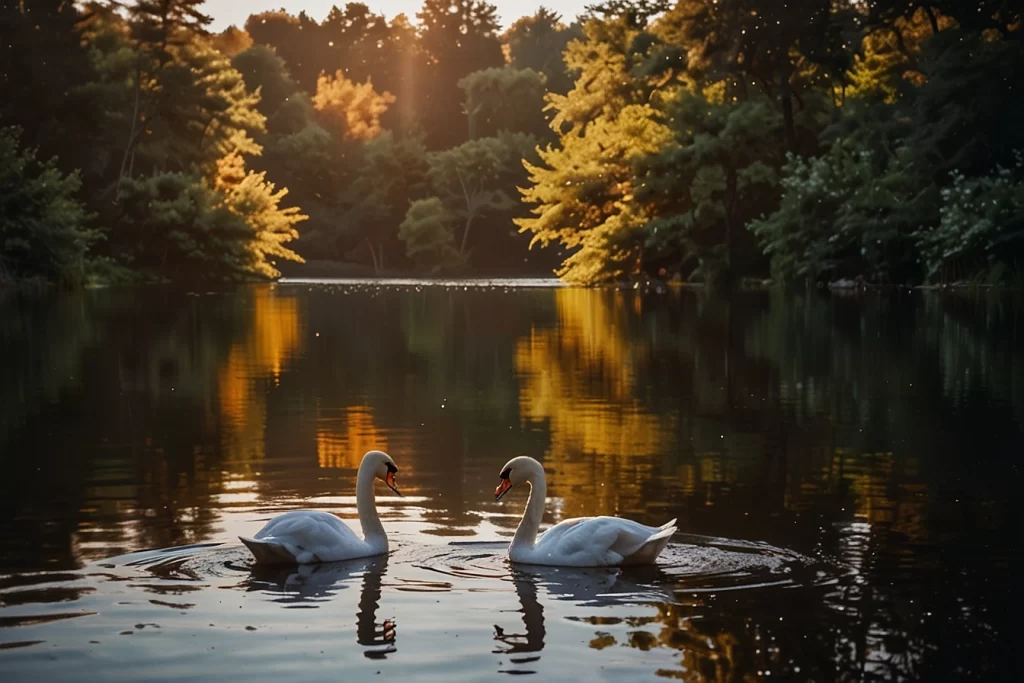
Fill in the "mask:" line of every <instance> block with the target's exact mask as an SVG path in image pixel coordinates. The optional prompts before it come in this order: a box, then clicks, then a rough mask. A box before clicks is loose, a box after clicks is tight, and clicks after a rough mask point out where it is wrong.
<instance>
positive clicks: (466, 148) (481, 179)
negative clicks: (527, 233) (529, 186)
mask: <svg viewBox="0 0 1024 683" xmlns="http://www.w3.org/2000/svg"><path fill="white" fill-rule="evenodd" d="M534 148H536V140H535V139H534V138H532V137H530V136H529V135H526V134H523V133H503V134H502V135H500V136H498V137H491V138H478V139H476V140H470V141H468V142H464V143H462V144H461V145H459V146H458V147H453V148H452V149H449V150H445V151H443V152H434V153H433V154H431V155H430V156H429V157H428V161H429V164H430V170H429V171H428V172H427V179H428V181H429V182H430V187H431V189H432V190H433V192H434V193H435V195H436V196H437V197H438V198H439V199H440V200H441V203H442V205H443V206H444V207H445V209H446V211H447V212H448V215H449V217H450V220H453V221H458V224H459V229H458V244H457V246H456V250H457V253H458V255H459V257H460V259H461V260H463V261H468V259H469V255H470V252H471V251H472V248H473V246H474V245H475V244H476V243H478V242H480V240H479V239H474V232H473V225H474V223H477V222H480V221H481V220H483V219H491V221H492V222H493V221H496V220H499V219H500V218H502V217H504V218H505V220H506V221H507V220H508V218H509V213H510V212H511V211H512V210H514V209H515V208H517V207H518V203H517V202H515V201H514V200H513V199H512V198H511V197H510V196H509V195H510V193H511V192H513V191H514V188H515V187H516V185H517V184H518V183H517V181H521V180H524V179H525V178H523V176H524V175H525V173H524V172H523V166H522V160H523V159H524V158H528V157H529V156H531V150H533V149H534ZM484 241H487V240H486V239H485V240H484Z"/></svg>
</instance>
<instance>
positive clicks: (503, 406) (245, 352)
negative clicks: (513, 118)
mask: <svg viewBox="0 0 1024 683" xmlns="http://www.w3.org/2000/svg"><path fill="white" fill-rule="evenodd" d="M533 284H534V285H542V286H532V287H526V288H518V289H513V288H511V287H509V286H507V284H503V283H491V284H490V285H487V286H480V285H479V284H477V285H474V286H468V285H462V284H458V285H457V284H449V285H447V286H425V285H423V284H422V283H421V284H418V285H417V284H402V283H398V284H391V285H389V286H387V287H382V286H379V285H374V284H367V283H354V282H347V283H334V284H325V283H279V284H277V285H267V286H251V287H243V288H237V289H219V290H217V291H208V292H207V291H202V292H191V293H186V292H174V291H170V290H165V289H157V288H153V289H109V290H95V291H88V292H83V293H78V294H50V295H45V296H44V295H24V294H21V295H15V294H13V293H6V294H0V679H2V680H3V681H4V683H9V682H13V681H29V680H31V681H56V680H83V681H84V680H88V681H93V680H96V681H100V680H102V681H119V680H124V681H138V680H154V681H155V680H161V681H162V680H194V681H210V680H237V681H257V680H258V681H264V680H265V681H281V680H288V681H313V680H346V681H348V680H364V679H374V680H377V679H381V678H383V679H398V678H399V677H402V678H406V679H409V680H437V681H456V680H465V681H476V680H500V679H502V678H503V677H504V676H506V675H515V674H535V678H536V679H538V680H545V681H548V680H609V681H610V680H629V681H633V680H645V679H664V678H669V679H681V680H688V681H704V680H707V681H738V680H743V681H748V680H767V679H775V678H781V679H786V680H815V681H831V680H843V681H859V680H1019V676H1020V673H1021V672H1020V664H1019V656H1018V655H1017V654H1016V648H1015V646H1014V639H1013V638H1012V634H1013V633H1014V627H1013V624H1014V623H1015V622H1016V621H1017V614H1018V609H1019V608H1015V607H1013V605H1014V604H1017V603H1018V601H1019V598H1020V596H1019V593H1020V591H1019V590H1018V585H1019V578H1018V577H1019V575H1020V561H1019V553H1018V548H1019V547H1020V539H1021V535H1020V531H1021V529H1020V519H1021V505H1020V503H1019V502H1018V501H1017V500H1016V498H1015V497H1016V495H1017V493H1018V491H1020V462H1021V458H1022V455H1024V439H1022V432H1024V352H1022V349H1024V333H1022V326H1021V324H1022V322H1024V306H1022V304H1021V302H1020V301H1019V300H1016V299H1013V298H1007V297H991V298H978V297H976V296H969V295H949V294H939V293H931V294H929V293H905V294H900V295H892V296H891V295H884V296H882V295H875V294H871V295H866V296H862V297H855V298H847V297H842V298H839V297H831V298H830V297H829V296H828V295H827V294H824V295H823V294H821V293H811V294H808V295H785V294H782V293H772V294H769V293H757V294H743V295H737V296H735V297H734V298H733V299H732V300H731V301H727V300H722V299H716V298H709V297H707V296H705V295H704V294H701V293H693V292H679V291H668V292H663V293H639V292H634V291H600V290H580V289H571V288H560V287H553V286H543V285H544V283H533ZM371 448H382V449H384V450H387V451H388V452H389V453H391V454H392V456H394V458H395V460H396V461H397V462H398V465H399V467H400V472H399V476H398V483H399V487H400V488H401V489H402V492H403V493H404V494H405V497H403V498H398V497H395V496H393V495H391V494H390V492H388V491H387V490H386V489H384V488H383V487H382V486H378V487H377V495H378V498H377V501H378V507H379V509H380V510H381V512H382V516H383V519H384V524H385V527H386V528H387V529H388V532H389V535H390V538H391V540H392V552H391V554H390V555H389V556H387V557H381V558H373V559H369V560H360V561H354V562H346V563H340V564H336V565H323V566H318V567H305V568H301V569H300V568H284V569H275V570H261V569H258V570H254V569H253V568H252V567H251V566H250V559H251V556H250V555H249V554H248V552H247V551H246V550H245V548H244V547H242V546H241V545H240V544H239V543H238V541H237V540H236V538H235V537H236V536H237V535H238V534H252V533H254V532H255V531H256V530H257V529H258V528H259V527H260V526H261V525H262V524H263V523H264V522H265V521H266V520H267V519H269V518H270V517H272V516H273V515H274V514H276V513H279V512H282V511H285V510H290V509H296V508H305V507H311V508H316V509H321V510H327V511H332V512H335V513H337V514H339V515H341V516H342V517H343V518H345V519H346V520H348V521H349V522H350V523H353V524H355V525H358V522H357V520H356V513H355V499H354V479H355V468H356V467H357V466H358V463H359V459H360V457H361V456H362V454H363V453H364V452H365V451H366V450H369V449H371ZM516 455H531V456H533V457H535V458H537V459H539V460H541V461H542V462H543V463H544V465H545V469H546V470H547V472H548V493H549V499H548V505H547V508H548V513H547V515H546V517H545V522H546V523H553V522H556V521H558V520H560V519H563V518H566V517H570V516H578V515H589V514H619V515H624V516H629V517H632V518H635V519H637V520H639V521H642V522H646V523H649V524H661V523H663V522H665V521H667V520H668V519H670V518H672V517H678V518H679V528H680V534H679V535H678V536H677V537H676V538H675V539H674V540H673V543H672V545H671V546H670V547H669V548H668V550H667V551H666V552H665V553H664V555H663V557H662V560H661V562H660V564H659V565H658V566H657V567H650V568H634V569H628V570H624V571H619V570H579V569H551V568H547V569H545V568H538V567H514V566H510V565H509V564H508V563H507V561H506V559H505V555H504V553H505V546H506V544H507V543H508V541H509V539H510V537H511V534H512V532H513V530H514V529H515V526H516V524H517V523H518V521H519V518H520V516H521V514H522V511H523V504H524V502H525V495H526V494H525V491H516V492H513V493H512V494H510V495H509V496H507V497H506V498H505V500H504V501H503V502H502V503H495V502H494V495H493V491H494V487H495V486H496V484H497V479H498V476H497V475H498V472H499V469H500V467H501V466H502V464H504V462H505V461H507V460H508V459H510V458H511V457H513V456H516ZM378 673H379V674H380V675H379V676H378Z"/></svg>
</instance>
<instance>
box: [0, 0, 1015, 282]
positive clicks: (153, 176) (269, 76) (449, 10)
mask: <svg viewBox="0 0 1024 683" xmlns="http://www.w3.org/2000/svg"><path fill="white" fill-rule="evenodd" d="M209 24H210V19H209V17H207V16H206V15H204V14H203V12H202V2H201V1H200V0H134V1H132V2H112V1H104V2H91V3H85V4H78V5H76V4H74V3H68V2H65V1H63V0H33V1H32V2H26V1H24V0H21V1H16V2H15V1H11V0H6V1H4V2H2V3H0V26H2V27H3V29H4V30H3V33H4V35H5V36H9V38H5V40H4V41H0V42H2V43H4V44H2V45H0V75H2V80H0V86H2V89H3V96H2V97H0V278H4V277H6V278H14V279H21V278H29V277H39V278H43V279H47V280H52V281H60V282H68V283H81V282H84V281H87V280H88V279H104V280H119V279H125V280H133V279H140V278H144V279H160V280H207V279H221V280H223V279H247V278H252V277H259V278H273V277H276V276H278V275H279V274H280V271H281V268H284V267H286V264H287V263H289V262H292V263H300V262H302V261H307V262H309V263H307V265H306V266H303V267H306V268H310V267H312V266H313V262H335V263H349V264H359V265H360V266H361V267H362V268H363V269H364V270H363V271H361V272H366V273H371V272H372V273H393V272H420V273H425V274H446V273H478V274H525V273H550V272H551V270H552V269H554V270H555V271H556V272H557V274H558V275H559V276H560V277H562V278H563V279H565V280H567V281H570V282H574V283H580V284H597V283H602V282H611V281H622V280H635V279H647V278H656V279H683V280H691V281H692V280H699V281H703V282H705V283H708V284H724V285H729V284H732V283H734V282H736V281H737V280H739V279H740V278H743V277H745V276H757V277H767V276H771V277H772V278H774V279H776V280H789V281H798V282H807V281H810V282H822V281H833V280H839V279H850V280H854V279H863V280H865V281H868V282H880V283H887V282H888V283H918V282H929V281H931V282H948V281H951V280H963V279H968V278H973V279H986V280H988V281H992V282H997V281H1014V280H1016V281H1017V282H1019V281H1020V273H1021V270H1020V265H1021V257H1022V255H1024V253H1022V251H1024V157H1022V153H1024V139H1022V138H1024V132H1022V131H1024V127H1022V126H1020V125H1019V123H1018V121H1017V118H1018V117H1017V114H1016V112H1017V110H1018V108H1019V106H1020V104H1021V103H1022V99H1024V98H1022V87H1021V85H1020V82H1019V81H1020V79H1018V78H1015V77H1014V74H1016V73H1018V72H1020V68H1021V67H1022V66H1024V54H1022V49H1021V40H1020V38H1021V12H1020V9H1019V8H1018V6H1017V5H1016V3H1013V2H1010V1H1009V0H972V1H970V2H967V1H964V0H934V1H930V0H926V1H917V0H874V1H873V2H870V3H859V2H846V1H840V2H833V1H829V2H811V3H791V2H788V1H786V0H718V1H717V2H714V3H706V2H703V1H701V0H680V1H679V2H675V3H671V2H667V1H664V0H609V1H607V2H604V3H603V4H599V5H595V6H592V7H590V8H589V9H588V11H587V13H586V14H585V15H583V16H581V17H579V18H578V19H577V20H576V21H575V22H573V23H571V24H567V23H565V22H563V21H562V18H561V17H559V16H558V15H556V14H554V13H552V12H550V11H548V10H546V9H543V8H541V9H540V10H538V11H537V12H536V13H535V14H534V15H532V16H528V17H524V18H522V19H519V20H518V21H516V22H515V23H513V24H512V25H511V26H510V27H509V28H508V29H507V30H505V31H502V30H501V28H500V26H499V23H498V20H497V16H496V10H495V8H494V7H493V6H492V5H489V4H488V3H486V2H484V1H483V0H454V1H452V0H425V2H424V4H423V6H422V9H421V10H420V12H419V13H418V14H417V16H416V22H415V23H413V22H412V21H411V20H410V19H409V18H407V17H405V16H402V15H399V16H397V17H395V18H393V19H392V20H390V21H389V20H387V19H386V18H385V17H384V16H383V15H381V14H378V13H375V12H374V11H372V10H371V9H370V8H369V7H367V6H366V5H363V4H361V3H349V4H347V5H345V6H344V8H343V9H339V8H337V7H335V8H334V9H332V10H331V12H330V13H329V14H328V16H327V17H325V18H324V19H323V20H322V21H319V22H318V21H316V20H314V19H312V18H310V17H309V16H307V15H306V14H304V13H299V14H298V15H297V16H295V15H291V14H288V13H285V12H265V13H260V14H254V15H252V16H250V17H249V19H248V20H247V21H246V23H245V25H244V27H231V28H229V29H227V30H225V31H223V32H221V33H211V32H210V31H209V30H208V27H209ZM293 267H294V266H293Z"/></svg>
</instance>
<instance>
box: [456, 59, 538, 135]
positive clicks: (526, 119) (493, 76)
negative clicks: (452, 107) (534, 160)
mask: <svg viewBox="0 0 1024 683" xmlns="http://www.w3.org/2000/svg"><path fill="white" fill-rule="evenodd" d="M459 88H461V89H462V91H463V92H464V93H465V102H466V116H467V117H469V137H470V139H473V138H480V137H492V136H494V135H497V134H498V133H499V132H501V131H510V132H515V133H529V134H530V135H534V136H536V137H541V136H544V137H547V136H549V135H550V134H551V129H550V128H549V127H548V125H547V122H546V121H545V120H544V112H543V109H544V93H545V87H544V76H543V75H541V74H539V73H537V72H536V71H534V70H532V69H514V68H512V67H507V66H506V67H503V68H500V69H485V70H483V71H474V72H473V73H471V74H469V75H468V76H466V77H464V78H463V79H462V80H460V81H459Z"/></svg>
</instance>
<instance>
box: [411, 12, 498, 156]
mask: <svg viewBox="0 0 1024 683" xmlns="http://www.w3.org/2000/svg"><path fill="white" fill-rule="evenodd" d="M496 12H497V10H496V8H495V7H494V6H493V5H490V4H488V3H486V2H484V1H483V0H425V2H424V3H423V8H422V9H421V10H420V11H419V13H417V15H416V16H417V17H418V18H419V20H420V24H421V28H420V46H421V49H422V50H423V52H424V53H425V56H426V59H427V64H426V67H425V69H424V71H423V75H422V79H423V81H424V83H423V90H422V98H421V100H420V106H421V108H422V116H421V119H422V123H423V126H424V129H425V131H426V134H427V146H428V147H429V148H432V149H443V148H446V147H451V146H453V145H455V144H458V143H459V142H461V141H463V140H465V139H466V131H465V130H464V129H463V130H459V129H458V127H456V126H454V125H453V122H455V121H460V120H462V111H461V109H462V98H461V97H460V93H459V86H458V83H459V80H461V79H462V77H463V76H465V75H467V74H469V73H471V72H473V71H480V70H482V69H487V68H491V67H499V66H502V65H503V64H504V63H505V58H504V55H503V54H502V51H501V43H500V41H499V40H498V19H497V14H496Z"/></svg>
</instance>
